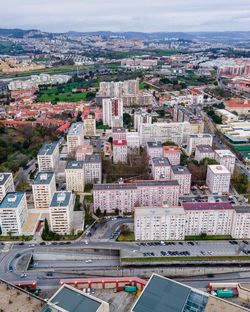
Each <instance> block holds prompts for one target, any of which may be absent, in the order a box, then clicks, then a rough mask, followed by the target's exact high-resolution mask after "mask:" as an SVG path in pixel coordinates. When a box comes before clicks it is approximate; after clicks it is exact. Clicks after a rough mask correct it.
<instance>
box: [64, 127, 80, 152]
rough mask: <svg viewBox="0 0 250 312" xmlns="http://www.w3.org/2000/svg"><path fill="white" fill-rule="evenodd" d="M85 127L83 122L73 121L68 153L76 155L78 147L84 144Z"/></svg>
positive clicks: (69, 134) (70, 129)
mask: <svg viewBox="0 0 250 312" xmlns="http://www.w3.org/2000/svg"><path fill="white" fill-rule="evenodd" d="M83 140H84V127H83V123H82V122H77V123H73V124H72V125H71V127H70V128H69V131H68V135H67V146H68V154H69V155H75V151H76V148H77V147H78V146H80V145H82V144H83Z"/></svg>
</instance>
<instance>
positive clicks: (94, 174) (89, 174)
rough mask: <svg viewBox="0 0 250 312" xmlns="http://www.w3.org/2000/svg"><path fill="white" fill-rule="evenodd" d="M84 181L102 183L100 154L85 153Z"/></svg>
mask: <svg viewBox="0 0 250 312" xmlns="http://www.w3.org/2000/svg"><path fill="white" fill-rule="evenodd" d="M84 172H85V183H86V184H96V183H102V160H101V157H100V155H86V156H85V162H84Z"/></svg>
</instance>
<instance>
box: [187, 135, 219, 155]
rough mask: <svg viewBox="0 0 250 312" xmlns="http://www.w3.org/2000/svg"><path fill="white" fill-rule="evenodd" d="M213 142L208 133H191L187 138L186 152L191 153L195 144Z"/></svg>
mask: <svg viewBox="0 0 250 312" xmlns="http://www.w3.org/2000/svg"><path fill="white" fill-rule="evenodd" d="M212 144H213V137H212V135H211V134H209V133H199V134H191V135H189V137H188V140H187V148H186V151H187V154H188V155H191V154H192V153H193V152H194V151H195V149H196V146H197V145H210V146H212Z"/></svg>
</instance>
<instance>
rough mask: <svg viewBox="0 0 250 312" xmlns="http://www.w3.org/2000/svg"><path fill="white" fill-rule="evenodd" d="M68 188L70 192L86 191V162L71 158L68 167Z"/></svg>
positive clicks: (66, 169) (66, 170) (66, 171)
mask: <svg viewBox="0 0 250 312" xmlns="http://www.w3.org/2000/svg"><path fill="white" fill-rule="evenodd" d="M65 173H66V189H67V191H69V192H79V193H83V192H84V185H85V179H84V162H83V161H77V160H70V161H68V162H67V165H66V168H65Z"/></svg>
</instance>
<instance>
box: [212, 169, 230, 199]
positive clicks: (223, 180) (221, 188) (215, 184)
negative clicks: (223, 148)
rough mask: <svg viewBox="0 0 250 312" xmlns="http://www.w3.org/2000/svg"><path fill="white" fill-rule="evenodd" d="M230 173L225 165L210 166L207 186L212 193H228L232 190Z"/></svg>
mask: <svg viewBox="0 0 250 312" xmlns="http://www.w3.org/2000/svg"><path fill="white" fill-rule="evenodd" d="M230 179H231V173H230V171H229V170H228V169H227V168H226V167H225V166H223V165H208V167H207V178H206V184H207V186H208V188H209V190H210V192H211V193H214V194H223V193H228V192H229V188H230Z"/></svg>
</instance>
